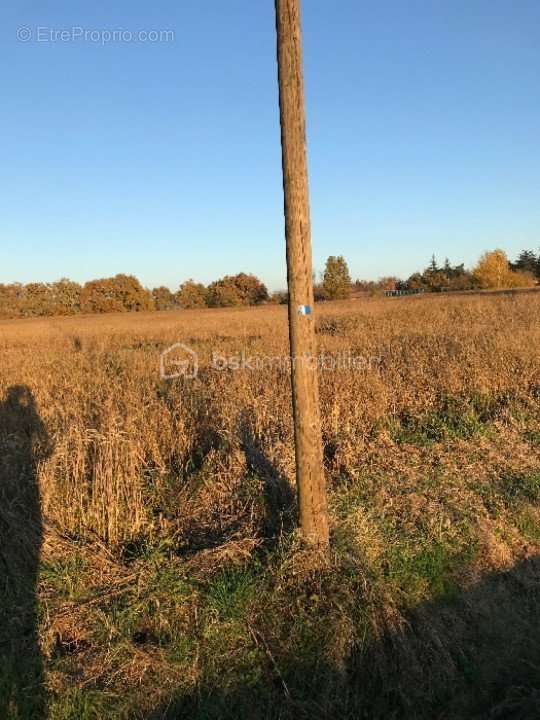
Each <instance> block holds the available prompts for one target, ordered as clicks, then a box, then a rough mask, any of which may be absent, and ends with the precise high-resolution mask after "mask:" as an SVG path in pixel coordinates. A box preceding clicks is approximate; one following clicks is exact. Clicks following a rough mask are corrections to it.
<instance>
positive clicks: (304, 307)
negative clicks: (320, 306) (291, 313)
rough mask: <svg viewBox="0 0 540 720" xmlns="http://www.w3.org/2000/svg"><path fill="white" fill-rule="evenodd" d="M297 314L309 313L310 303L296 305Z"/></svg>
mask: <svg viewBox="0 0 540 720" xmlns="http://www.w3.org/2000/svg"><path fill="white" fill-rule="evenodd" d="M298 314H299V315H311V305H299V306H298Z"/></svg>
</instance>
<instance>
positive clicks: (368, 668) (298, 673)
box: [0, 294, 540, 720]
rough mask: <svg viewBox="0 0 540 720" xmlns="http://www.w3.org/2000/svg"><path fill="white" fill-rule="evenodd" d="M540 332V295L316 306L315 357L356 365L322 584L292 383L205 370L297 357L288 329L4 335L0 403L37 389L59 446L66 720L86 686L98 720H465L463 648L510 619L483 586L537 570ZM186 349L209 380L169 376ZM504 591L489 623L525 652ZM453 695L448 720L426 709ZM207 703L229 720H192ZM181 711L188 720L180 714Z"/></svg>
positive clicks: (246, 320) (268, 375)
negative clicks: (167, 364)
mask: <svg viewBox="0 0 540 720" xmlns="http://www.w3.org/2000/svg"><path fill="white" fill-rule="evenodd" d="M539 321H540V298H539V297H538V296H537V295H535V294H530V295H526V296H511V297H507V296H482V295H478V296H461V297H448V296H441V297H437V296H431V297H412V298H403V299H384V300H381V299H362V300H355V301H349V302H343V303H329V304H326V305H321V306H319V307H317V313H316V322H317V330H318V341H319V349H320V353H321V354H326V355H327V356H332V357H334V358H336V357H341V358H344V357H347V356H351V355H352V356H354V357H356V358H359V359H360V360H359V362H358V364H357V366H356V367H355V368H351V367H340V368H338V369H336V370H333V371H332V370H324V369H322V370H321V371H320V386H321V408H322V425H323V427H322V430H323V441H324V450H325V469H326V474H327V478H328V486H329V495H330V507H331V525H332V528H331V530H332V549H333V550H332V552H333V553H334V555H335V557H334V560H332V563H333V565H332V567H331V568H330V569H328V570H324V571H322V575H318V574H317V573H316V572H315V571H313V569H312V568H310V567H309V562H308V560H306V559H305V558H304V556H303V554H302V551H301V549H298V548H297V547H296V546H295V545H294V543H293V546H292V549H291V545H290V542H289V540H288V538H289V533H290V531H291V530H292V529H293V528H294V524H295V492H294V454H293V453H294V444H293V435H292V422H291V406H290V380H289V371H288V367H287V365H286V363H279V362H275V361H271V362H266V366H265V368H264V369H262V370H250V369H244V370H232V369H224V370H217V369H216V368H215V367H213V366H212V362H211V360H212V353H218V354H219V355H220V356H221V357H232V356H238V355H239V354H241V353H244V354H245V356H246V357H247V358H257V357H258V358H278V357H286V356H287V354H288V336H287V318H286V311H285V309H284V308H281V307H261V308H258V309H242V310H238V309H235V310H204V311H184V312H171V313H166V312H164V313H157V314H156V313H154V314H148V315H144V314H141V315H136V314H133V315H131V314H130V315H118V316H112V315H108V316H101V317H78V318H65V319H50V320H45V319H44V320H27V321H10V322H2V323H0V352H1V357H2V365H1V370H0V398H1V397H4V396H5V395H6V394H7V393H8V391H9V388H12V387H14V386H26V387H27V388H28V389H29V390H30V392H31V393H32V395H33V396H34V399H35V403H36V409H37V411H38V412H39V415H40V417H41V421H42V423H43V427H44V428H46V430H47V433H48V435H49V438H50V447H51V452H50V453H47V455H46V456H43V457H42V458H41V459H40V461H39V468H38V478H39V490H40V496H41V512H42V519H43V524H44V533H45V536H44V545H43V563H44V565H43V567H44V569H43V571H42V580H41V585H40V597H41V602H42V603H43V607H44V610H43V611H42V625H41V629H40V636H41V642H42V647H43V653H44V657H45V660H46V663H47V668H48V670H47V683H48V687H49V689H50V690H51V692H52V693H53V695H54V696H55V697H56V698H57V700H56V701H55V702H56V703H57V704H56V705H55V706H54V707H55V708H57V710H55V712H56V713H57V714H56V715H53V716H52V717H54V719H55V720H56V718H57V717H58V718H62V720H64V718H68V717H69V718H75V717H83V714H82V711H81V710H80V705H77V702H79V701H80V698H79V696H78V695H77V698H79V699H78V700H77V702H75V700H73V692H72V691H73V688H74V687H76V688H78V690H77V692H80V693H83V694H84V693H87V692H89V691H90V690H91V691H92V693H94V695H92V702H94V701H95V702H96V703H97V705H96V707H98V708H101V707H102V706H101V705H100V704H99V703H100V702H101V700H99V698H101V697H105V698H106V700H104V702H105V705H104V706H103V707H107V708H110V707H112V706H110V703H112V702H113V700H114V702H115V703H117V704H118V708H119V709H118V708H117V710H115V713H116V714H112V710H111V709H109V710H107V711H103V712H110V713H111V714H110V717H115V718H116V717H118V718H128V717H129V718H131V717H140V718H142V717H154V716H153V715H151V714H148V715H147V714H146V713H147V712H150V709H151V708H152V707H155V706H156V705H158V704H159V703H160V702H162V701H163V702H165V703H166V705H165V706H164V707H165V709H164V710H163V712H162V714H157V715H155V716H156V717H185V716H189V717H197V716H198V715H197V712H200V713H201V714H200V717H214V716H215V717H228V715H227V714H226V713H225V710H224V709H223V708H225V707H227V706H228V705H227V704H228V703H229V705H230V697H231V696H230V692H232V691H231V688H232V687H233V686H234V687H236V686H237V685H238V686H239V685H241V684H242V683H243V680H242V678H244V676H245V675H246V673H248V674H249V673H254V674H253V677H252V678H251V680H250V681H249V682H250V683H252V685H250V687H253V688H255V687H256V688H257V692H259V691H260V692H263V690H264V692H265V693H270V696H271V697H272V698H273V699H272V701H271V707H272V708H274V709H273V710H272V712H270V710H269V711H268V714H267V715H264V714H260V715H257V714H256V713H255V714H253V715H249V717H251V716H253V717H263V716H264V717H276V718H277V717H280V718H285V717H286V718H288V717H291V718H292V717H308V716H309V717H319V716H320V717H330V716H341V717H357V716H358V712H359V711H360V710H359V708H360V709H361V708H363V707H364V705H363V703H367V705H366V707H369V708H371V709H367V710H362V712H365V713H367V714H365V715H363V716H364V717H373V718H378V717H396V718H398V717H404V718H405V717H413V716H414V717H419V718H424V717H426V718H427V717H429V718H432V717H441V718H443V717H458V716H460V717H465V716H468V715H466V714H465V715H464V714H462V715H459V712H462V713H464V712H465V710H464V709H463V708H465V707H469V708H470V707H471V703H473V701H476V700H475V697H474V693H471V694H470V695H469V694H468V693H469V690H468V689H467V688H468V685H467V683H468V682H469V679H470V677H472V675H471V674H470V673H473V671H472V670H470V672H469V670H468V669H467V668H468V667H469V666H468V665H467V663H469V662H473V660H471V659H470V657H473V656H470V654H468V653H469V651H470V648H471V647H473V646H474V642H475V641H474V638H473V635H474V633H473V631H472V630H471V628H472V629H474V628H477V629H478V628H486V629H488V628H489V627H491V625H490V622H491V621H490V622H488V619H487V618H488V617H489V614H490V613H491V612H492V609H493V608H495V606H496V605H497V602H498V601H497V602H496V601H495V600H493V597H494V595H493V588H494V587H499V586H498V585H497V582H496V580H494V581H491V580H490V581H489V582H488V581H487V580H486V577H487V576H489V574H490V573H503V572H504V573H508V572H509V571H510V570H511V568H512V567H513V566H514V565H516V563H519V562H522V563H525V565H523V567H524V568H525V570H524V571H523V572H527V573H529V574H530V573H531V570H530V567H529V565H528V564H527V563H528V562H529V561H530V559H531V558H534V557H535V556H536V555H538V554H539V553H538V551H539V547H540V514H539V510H538V502H537V501H538V499H540V474H539V473H538V468H539V461H540V416H539V412H538V411H539V402H540V363H539V357H538V353H539V351H538V348H540V322H539ZM176 342H182V343H184V344H186V345H188V346H190V347H191V348H193V350H195V351H196V352H197V353H198V356H199V362H200V369H199V373H198V376H197V378H196V379H193V380H187V379H185V378H180V379H175V380H164V379H162V378H161V377H160V355H161V353H162V352H163V350H165V349H166V348H168V347H169V346H171V345H172V344H174V343H176ZM1 519H2V515H1V513H0V520H1ZM266 552H268V553H270V554H269V555H268V556H266V555H264V553H266ZM70 558H74V560H73V562H72V561H71V560H70ZM261 563H262V566H263V567H264V569H262V570H261ZM231 564H232V567H233V568H244V570H242V569H240V570H237V569H234V571H233V570H230V569H229V568H230V567H231ZM223 573H224V574H223ZM231 573H232V574H231ZM522 574H523V573H522ZM505 577H506V576H505ZM515 577H516V576H515V575H513V574H510V575H508V580H505V583H506V584H505V585H504V588H505V590H504V593H503V595H504V598H503V600H504V602H503V600H501V602H500V603H499V605H500V606H501V607H502V606H503V605H504V607H506V608H513V609H512V610H509V611H508V614H507V622H506V623H504V622H503V621H502V620H501V623H500V624H501V627H502V626H503V625H505V624H506V625H508V623H509V622H514V620H515V621H516V622H517V621H518V620H519V621H520V622H523V628H528V629H527V631H526V632H524V637H525V636H527V637H530V638H533V637H534V632H535V631H534V624H529V625H527V624H526V623H525V621H524V620H523V615H519V612H521V611H520V610H519V611H518V605H515V607H514V603H515V601H516V600H517V599H519V598H520V597H522V596H521V595H520V594H519V593H518V592H517V591H515V588H517V587H521V586H520V585H519V584H516V583H517V581H516V579H515ZM520 577H521V575H520ZM527 577H528V576H527ZM520 582H521V580H520ZM523 582H525V581H523ZM527 582H529V581H527ZM501 587H502V586H501ZM456 588H458V589H459V591H460V592H461V591H464V592H467V593H469V595H467V598H468V599H466V600H464V601H463V602H464V603H465V604H464V605H463V606H460V609H459V611H458V610H456V611H455V612H454V611H452V612H453V614H452V612H450V611H448V612H447V610H445V609H444V608H443V610H440V608H439V607H438V606H437V605H435V606H433V603H435V604H436V603H437V602H438V599H440V598H443V597H444V598H446V597H447V596H450V595H452V593H455V592H457V590H456ZM471 588H479V589H477V590H472V589H471ZM486 588H487V589H486ZM488 591H489V593H491V595H490V597H491V600H485V602H484V600H482V601H481V602H480V600H479V598H481V597H484V596H487V594H488ZM497 592H498V591H497ZM501 592H502V590H501ZM519 592H521V590H520V591H519ZM501 597H502V596H501ZM527 597H528V596H527ZM471 598H472V600H471ZM473 601H474V603H473ZM115 602H116V603H117V604H116V605H115ZM527 602H530V603H533V601H532V600H528V601H527ZM482 603H484V604H483V605H482ZM473 605H474V606H475V607H476V606H478V607H477V608H476V609H475V610H474V612H473ZM533 607H538V605H534V603H533V604H530V605H529V608H533ZM415 608H420V609H419V610H418V613H419V615H418V617H419V618H420V620H418V623H419V625H418V626H417V625H415V624H414V623H413V620H412V619H411V616H410V615H409V614H408V613H409V612H417V611H416V610H414V609H415ZM463 608H465V610H464V609H463ZM486 608H488V610H486ZM488 611H489V612H488ZM486 612H487V613H488V614H487V615H486ZM513 612H516V613H518V615H519V618H518V620H516V618H514V616H513V615H512V613H513ZM464 613H465V614H464ZM469 616H470V617H469ZM466 617H469V620H467V619H463V618H466ZM516 617H518V616H517V615H516ZM512 618H514V619H513V620H512ZM468 623H469V624H468ZM478 632H480V630H478ZM486 632H488V630H486ZM501 637H503V638H504V644H505V648H506V649H507V650H508V652H509V650H510V649H511V647H512V645H511V643H509V642H507V640H508V638H507V637H506V635H504V633H503V634H502V635H501ZM156 638H157V639H156ZM492 641H493V637H491V639H490V640H489V642H487V641H486V642H487V644H486V645H485V648H486V650H485V652H484V655H482V658H483V659H482V663H481V664H482V668H481V677H482V679H483V680H482V682H484V680H485V683H484V684H485V688H484V690H482V693H483V694H482V693H480V690H478V687H479V686H478V687H477V690H478V693H480V694H482V698H483V702H486V703H489V702H492V700H493V698H491V695H490V694H489V693H490V692H491V690H490V688H491V689H493V687H494V683H495V680H494V678H495V677H497V678H499V677H500V674H501V672H503V671H502V670H501V667H502V665H504V663H503V659H504V658H506V660H505V662H506V664H507V665H508V664H509V663H510V664H511V663H512V662H513V660H512V658H510V656H508V657H507V655H506V654H505V652H506V650H505V652H502V651H501V650H500V648H499V649H497V650H496V652H499V653H500V655H499V658H500V662H499V661H497V663H495V662H494V663H493V664H490V663H491V660H489V658H488V656H489V653H488V648H489V649H490V652H491V649H493V648H492V644H493V643H492ZM490 643H491V644H490ZM66 648H68V649H67V650H66ZM374 648H375V649H374ZM173 651H174V652H173ZM496 652H495V649H493V652H492V653H491V654H496ZM527 652H528V651H527ZM303 653H304V654H303ZM456 654H457V655H459V656H460V657H462V658H468V659H466V660H463V659H462V660H460V661H459V662H458V661H457V660H456V659H455V657H456V656H457V655H456ZM64 656H66V657H67V659H66V658H65V657H64ZM435 656H436V657H437V658H438V659H437V662H432V661H431V660H430V658H433V657H435ZM527 657H528V662H529V660H530V657H529V656H527ZM299 658H303V659H302V662H300V659H299ZM486 658H488V659H486ZM473 659H474V658H473ZM68 660H69V662H68ZM308 661H309V662H308ZM302 663H304V664H303V665H302ZM310 663H311V664H310ZM460 663H461V664H460ZM464 663H465V664H464ZM299 664H300V665H302V667H301V668H299ZM397 665H399V667H398V668H397V669H396V666H397ZM302 668H303V669H302ZM358 668H360V669H358ZM362 668H365V669H362ZM474 672H476V670H475V671H474ZM257 673H258V674H257ZM363 673H364V674H363ZM255 675H256V676H255ZM473 675H474V673H473ZM353 677H354V678H356V680H355V681H354V682H355V683H356V684H354V683H353V684H349V685H347V683H351V682H352V680H351V678H353ZM475 677H476V676H475ZM478 677H480V675H478ZM261 678H263V679H261ZM264 678H267V680H264ZM347 678H348V679H347ZM468 678H469V679H468ZM443 680H444V682H443ZM448 682H451V683H453V686H454V688H455V692H454V696H455V702H454V700H453V701H452V702H454V704H457V705H456V706H459V708H460V710H459V709H458V710H457V711H456V712H458V714H457V715H456V714H454V715H450V714H449V715H448V716H447V715H444V714H437V712H438V711H436V709H435V706H434V705H433V703H434V702H435V699H434V698H437V697H439V699H440V697H442V696H443V695H444V692H446V691H445V690H444V687H446V684H448ZM478 682H480V680H479V681H478ZM358 683H360V684H358ZM0 685H1V684H0ZM353 685H354V686H353ZM360 686H361V687H365V695H364V696H360V695H359V694H358V691H357V688H358V687H360ZM261 687H262V689H261ZM276 687H277V688H278V690H276V689H275V688H276ZM382 687H384V688H386V690H385V691H384V693H383V695H381V692H382V691H381V692H380V690H381V688H382ZM179 688H180V689H179ZM216 688H220V690H219V693H217V691H216ZM302 688H304V690H302ZM346 688H348V689H347V690H346ZM355 688H356V689H355ZM370 688H371V689H370ZM207 690H208V693H209V697H210V696H211V697H212V698H214V699H213V700H212V702H214V700H215V701H216V702H218V700H219V698H221V700H223V703H224V704H223V707H222V705H219V707H220V708H221V710H219V711H216V712H217V715H212V714H211V713H210V711H208V712H209V714H205V712H206V710H205V709H204V708H202V709H201V707H200V706H199V705H198V703H199V702H200V701H201V698H202V697H203V695H204V693H205V692H206V691H207ZM173 691H176V692H179V693H180V696H181V698H184V700H181V703H183V702H187V703H188V704H187V705H185V706H184V705H181V706H182V708H184V709H183V710H182V712H184V714H182V712H179V714H176V715H174V714H168V713H169V710H168V709H167V708H169V707H172V705H171V706H169V704H167V703H168V702H169V701H168V700H167V695H168V693H172V692H173ZM235 692H236V691H235ZM242 692H243V691H242ZM501 692H502V691H501ZM220 693H221V695H220ZM276 693H277V695H276ZM355 693H356V694H355ZM478 693H477V694H478ZM222 696H223V697H222ZM85 697H86V695H85ZM235 697H236V696H235ZM295 697H300V698H301V701H300V700H298V701H297V700H295ZM381 697H384V698H385V700H384V702H383V701H382V700H381ZM96 698H97V699H96ZM128 698H131V700H132V704H131V705H130V704H129V702H128ZM186 698H188V699H189V702H188V700H186ZM193 698H195V699H193ZM196 698H198V700H197V699H196ZM228 698H229V699H228ZM120 699H122V702H120ZM237 699H238V698H237ZM221 700H219V702H221ZM497 700H501V701H504V693H503V697H502V698H499V697H498V698H497ZM238 701H239V702H240V700H238ZM81 702H82V701H81ZM85 702H86V700H85ZM88 702H90V701H88ZM130 702H131V701H130ZM201 702H202V701H201ZM250 702H251V701H250ZM269 702H270V701H269ZM448 702H450V700H448ZM493 702H494V700H493ZM70 703H73V707H72V706H71V705H70ZM108 703H109V704H108ZM126 703H127V705H126ZM190 703H191V704H190ZM343 703H345V705H343ZM347 703H348V704H347ZM407 703H409V705H407ZM410 703H412V705H410ZM415 703H416V705H415ZM422 703H423V704H422ZM249 706H250V707H251V705H249ZM115 707H116V705H115ZM126 707H127V708H128V709H126ZM269 707H270V705H269ZM376 707H377V708H378V710H375V709H374V708H376ZM404 707H405V708H406V707H409V711H408V712H409V715H407V711H406V710H403V708H404ZM411 707H413V709H414V713H416V714H411V713H412V712H413V711H412V710H410V708H411ZM58 708H63V709H62V710H60V709H58ZM66 708H67V709H66ZM69 708H71V709H69ZM77 708H78V709H77ZM186 708H189V712H188V709H186ZM197 708H198V709H197ZM321 708H323V710H324V711H323V710H321ZM399 708H401V710H400V709H399ZM274 710H275V712H274ZM100 712H102V711H100V710H96V713H97V715H96V716H107V717H108V716H109V715H106V714H105V715H103V714H102V715H100V714H99V713H100ZM171 712H172V711H171ZM253 712H254V710H253ZM261 712H262V711H261ZM62 713H63V714H62ZM186 713H187V714H186ZM220 713H221V714H220ZM224 713H225V714H224ZM272 713H274V714H272ZM325 713H326V714H325ZM336 713H337V715H336ZM377 713H378V714H377ZM392 713H393V714H392ZM246 716H247V715H246ZM16 717H19V716H16ZM21 717H24V715H22V716H21ZM84 717H86V716H84ZM88 717H93V715H91V714H90V715H88Z"/></svg>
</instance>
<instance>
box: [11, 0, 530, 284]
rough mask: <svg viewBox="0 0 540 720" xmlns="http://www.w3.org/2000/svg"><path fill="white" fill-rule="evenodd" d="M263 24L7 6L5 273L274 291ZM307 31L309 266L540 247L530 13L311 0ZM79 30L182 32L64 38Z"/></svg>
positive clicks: (246, 18)
mask: <svg viewBox="0 0 540 720" xmlns="http://www.w3.org/2000/svg"><path fill="white" fill-rule="evenodd" d="M273 13H274V8H273V1H272V0H229V1H228V2H225V0H181V1H179V0H174V1H173V0H157V1H156V2H146V1H145V2H141V0H130V1H129V2H128V1H127V0H118V1H117V2H108V3H93V2H85V3H83V2H77V1H74V0H39V1H38V0H23V1H22V2H21V1H17V2H15V0H4V2H3V3H2V7H1V9H0V28H1V29H0V67H1V75H0V77H1V86H0V91H1V113H0V132H1V135H2V143H1V147H2V150H1V156H0V250H1V252H0V281H3V282H9V281H14V280H19V281H23V282H27V281H31V280H47V281H49V280H54V279H57V278H59V277H61V276H68V277H71V278H73V279H75V280H78V281H85V280H87V279H90V278H92V277H103V276H107V275H111V274H114V273H117V272H127V273H133V274H135V275H137V276H138V277H139V278H140V279H141V280H142V281H143V283H144V284H145V285H148V286H154V285H158V284H166V285H169V286H171V287H172V288H176V287H177V286H178V284H179V283H180V282H181V281H183V280H185V279H186V278H189V277H193V278H195V279H198V280H201V281H203V282H208V281H210V280H213V279H215V278H217V277H220V276H222V275H224V274H227V273H235V272H238V271H241V270H243V271H246V272H254V273H256V274H257V275H259V276H260V277H262V279H263V280H264V281H265V282H266V283H267V284H268V285H269V287H271V288H278V287H283V286H284V284H285V281H284V278H285V261H284V240H283V219H282V190H281V165H280V147H279V125H278V120H279V118H278V104H277V83H276V67H275V39H274V14H273ZM303 18H304V48H305V73H306V89H307V105H308V136H309V151H310V179H311V189H312V220H313V245H314V264H315V267H316V269H318V270H320V269H322V267H323V266H324V260H325V258H326V257H327V256H328V255H329V254H343V255H345V257H346V259H347V260H348V262H349V265H350V268H351V274H352V276H353V277H354V278H356V277H362V278H376V277H378V276H380V275H382V274H397V275H400V276H407V275H408V274H410V273H411V272H413V271H414V270H416V269H419V268H422V267H423V266H425V265H426V264H427V262H428V260H429V257H430V256H431V253H433V252H434V253H436V254H437V255H438V256H440V258H441V260H442V259H444V256H445V255H449V257H450V259H451V261H453V262H461V261H464V262H465V263H466V264H471V263H472V262H474V260H475V259H476V258H477V256H478V255H479V254H480V253H481V252H482V251H483V250H485V249H489V248H493V247H497V246H500V247H503V248H504V249H506V250H507V251H508V253H509V254H510V255H513V254H515V253H517V252H518V251H519V250H520V249H521V248H523V247H531V248H536V247H538V246H539V245H540V192H539V191H540V82H539V77H540V41H539V38H540V3H539V2H538V0H518V1H517V2H511V0H424V1H418V0H407V2H405V1H404V0H390V1H388V0H387V1H384V0H383V1H381V0H369V1H368V2H361V1H359V0H341V1H340V2H335V3H334V2H328V0H304V2H303ZM21 27H22V28H23V30H22V31H21V30H19V33H22V35H20V36H21V38H22V40H27V36H28V34H29V33H31V35H32V36H31V38H30V39H29V40H27V41H26V42H23V41H21V40H18V39H17V30H18V28H21ZM71 28H81V29H82V30H83V31H92V30H98V31H110V32H112V31H114V30H119V29H123V30H124V31H127V32H131V33H133V35H134V36H135V35H136V34H137V33H138V32H139V31H141V30H142V31H151V30H172V31H173V32H174V40H169V41H165V40H163V41H162V42H149V41H146V42H145V41H143V40H139V39H137V40H134V41H131V42H127V41H124V42H121V41H118V40H113V41H110V42H105V43H104V44H102V43H101V41H97V42H96V41H93V40H92V39H91V38H90V37H88V38H87V39H86V40H85V39H84V38H76V39H72V40H61V39H58V40H57V41H54V39H53V37H52V35H51V33H52V32H54V31H59V30H62V29H63V30H68V32H70V29H71ZM38 33H39V34H40V35H39V41H38ZM75 33H80V30H75ZM93 37H94V38H95V34H94V35H93ZM104 40H105V38H104Z"/></svg>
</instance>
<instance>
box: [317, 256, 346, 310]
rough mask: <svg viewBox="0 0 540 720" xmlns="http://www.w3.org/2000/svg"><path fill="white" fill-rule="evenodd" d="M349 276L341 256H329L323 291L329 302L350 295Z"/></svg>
mask: <svg viewBox="0 0 540 720" xmlns="http://www.w3.org/2000/svg"><path fill="white" fill-rule="evenodd" d="M351 285H352V284H351V276H350V274H349V268H348V266H347V263H346V262H345V258H344V257H343V256H342V255H338V256H337V257H336V256H334V255H331V256H330V257H329V258H328V260H327V261H326V267H325V270H324V275H323V289H324V292H325V294H326V297H327V298H328V299H329V300H341V299H344V298H348V297H349V296H350V294H351Z"/></svg>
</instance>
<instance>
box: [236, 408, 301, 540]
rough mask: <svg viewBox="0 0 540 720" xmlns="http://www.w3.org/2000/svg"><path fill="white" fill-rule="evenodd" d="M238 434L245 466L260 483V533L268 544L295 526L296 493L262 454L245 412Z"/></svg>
mask: <svg viewBox="0 0 540 720" xmlns="http://www.w3.org/2000/svg"><path fill="white" fill-rule="evenodd" d="M239 435H240V447H241V449H242V451H243V452H244V454H245V457H246V464H247V468H248V470H249V472H251V473H252V474H253V475H255V476H256V477H258V478H259V479H260V481H261V483H262V491H263V497H264V504H265V522H264V524H265V527H264V528H263V536H264V538H265V540H266V541H267V543H268V546H269V547H272V546H275V545H276V543H277V542H278V541H279V538H280V537H281V536H282V535H284V534H288V533H290V532H291V531H292V530H293V528H294V527H295V515H296V496H295V494H294V493H293V490H292V488H291V485H290V483H289V480H288V479H287V477H286V476H285V475H284V474H283V473H281V472H280V471H279V470H278V468H277V467H276V466H275V465H274V463H273V462H272V461H271V460H270V459H269V458H268V456H267V455H266V454H265V452H264V449H263V447H262V444H261V442H260V441H259V439H258V438H257V436H256V435H255V433H254V432H253V429H252V423H251V422H250V421H249V417H248V415H247V414H244V415H243V416H242V417H241V419H240V430H239Z"/></svg>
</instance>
